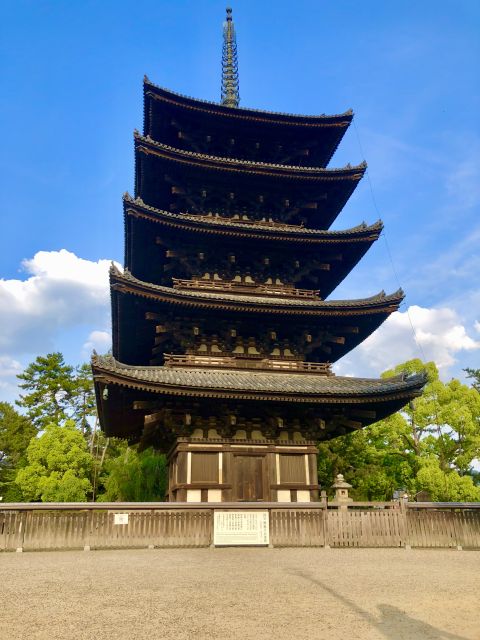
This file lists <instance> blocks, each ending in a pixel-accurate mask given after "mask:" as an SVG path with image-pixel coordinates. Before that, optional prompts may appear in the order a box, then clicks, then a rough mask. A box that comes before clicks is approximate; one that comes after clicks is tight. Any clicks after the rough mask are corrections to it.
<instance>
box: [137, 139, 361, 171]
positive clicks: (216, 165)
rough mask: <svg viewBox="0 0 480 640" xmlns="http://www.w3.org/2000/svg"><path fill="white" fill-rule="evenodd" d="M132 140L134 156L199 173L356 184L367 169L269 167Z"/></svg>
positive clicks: (145, 140)
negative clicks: (212, 172)
mask: <svg viewBox="0 0 480 640" xmlns="http://www.w3.org/2000/svg"><path fill="white" fill-rule="evenodd" d="M134 139H135V151H136V153H142V154H144V155H147V156H148V155H153V156H156V157H157V158H161V159H163V160H164V161H167V162H174V163H176V164H178V165H188V166H191V167H196V168H198V169H200V170H210V171H222V172H230V173H240V174H244V175H256V176H269V177H273V178H283V179H286V180H298V181H308V182H325V181H346V180H347V181H354V182H358V181H359V180H360V179H361V178H362V177H363V174H364V173H365V171H366V168H367V164H366V163H365V162H362V163H361V164H359V165H357V166H354V167H345V168H341V169H319V168H318V167H300V166H292V165H282V164H271V163H267V162H254V161H251V160H237V159H235V158H224V157H220V156H210V155H206V154H203V153H195V152H193V151H184V150H182V149H176V148H174V147H170V146H168V145H165V144H162V143H160V142H156V141H155V140H152V139H151V138H148V137H144V136H142V135H140V134H139V133H138V132H135V134H134Z"/></svg>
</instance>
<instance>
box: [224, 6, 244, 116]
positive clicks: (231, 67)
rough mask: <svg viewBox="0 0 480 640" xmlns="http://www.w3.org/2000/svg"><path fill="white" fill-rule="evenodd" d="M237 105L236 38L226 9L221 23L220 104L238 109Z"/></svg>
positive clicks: (238, 99)
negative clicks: (224, 18)
mask: <svg viewBox="0 0 480 640" xmlns="http://www.w3.org/2000/svg"><path fill="white" fill-rule="evenodd" d="M239 103H240V94H239V83H238V62H237V38H236V36H235V26H234V24H233V20H232V10H231V9H230V7H228V8H227V18H226V20H225V22H224V23H223V49H222V104H224V105H225V106H227V107H238V105H239Z"/></svg>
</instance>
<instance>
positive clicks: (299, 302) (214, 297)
mask: <svg viewBox="0 0 480 640" xmlns="http://www.w3.org/2000/svg"><path fill="white" fill-rule="evenodd" d="M110 276H111V281H112V285H115V284H120V285H121V284H122V283H125V285H128V284H132V285H134V286H135V288H138V290H139V295H146V296H147V297H148V296H149V295H152V296H155V297H157V296H165V297H167V298H170V299H172V300H173V301H175V300H177V301H179V302H181V301H182V300H184V301H185V302H187V303H188V302H190V303H194V302H195V301H198V302H201V301H202V300H203V301H205V302H208V301H210V302H212V303H220V304H222V303H237V304H239V305H241V304H244V305H255V306H259V307H262V306H263V307H265V306H266V307H268V308H269V310H270V309H272V308H275V307H277V308H278V307H284V308H285V307H288V308H293V309H294V308H299V309H312V310H315V311H318V312H321V311H326V312H327V313H328V312H335V311H336V310H337V309H344V310H349V311H350V310H351V311H355V310H356V309H359V310H362V309H373V310H374V311H378V310H379V311H383V310H385V307H388V306H392V305H393V306H398V305H399V304H400V302H401V301H402V300H403V297H404V293H403V291H402V289H399V290H398V291H396V292H395V293H392V294H390V295H386V294H385V292H384V291H381V292H380V293H378V294H377V295H374V296H371V297H370V298H360V299H357V300H311V299H302V298H282V297H272V296H270V297H262V296H246V295H243V294H232V293H222V292H206V291H188V290H179V289H173V288H171V287H164V286H162V285H158V284H151V283H148V282H143V281H141V280H138V279H137V278H135V277H134V276H132V274H131V273H130V272H129V271H128V270H127V269H125V271H124V272H123V273H121V272H120V271H119V270H118V269H117V267H115V266H114V265H112V267H111V269H110Z"/></svg>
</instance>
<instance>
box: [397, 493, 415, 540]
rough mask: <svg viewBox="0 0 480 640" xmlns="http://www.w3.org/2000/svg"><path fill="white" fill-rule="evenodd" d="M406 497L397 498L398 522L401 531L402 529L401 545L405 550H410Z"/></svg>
mask: <svg viewBox="0 0 480 640" xmlns="http://www.w3.org/2000/svg"><path fill="white" fill-rule="evenodd" d="M407 505H408V497H407V498H400V499H399V500H398V508H399V511H400V522H401V527H402V529H401V531H402V540H403V547H404V549H405V550H406V551H410V550H411V549H412V546H411V544H410V540H409V539H408V515H407V512H408V506H407Z"/></svg>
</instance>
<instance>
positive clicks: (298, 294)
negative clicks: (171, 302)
mask: <svg viewBox="0 0 480 640" xmlns="http://www.w3.org/2000/svg"><path fill="white" fill-rule="evenodd" d="M173 288H174V289H194V290H196V291H223V292H225V293H240V294H242V293H243V294H248V295H251V296H252V295H253V296H271V297H276V298H307V299H309V300H318V299H319V297H320V291H318V290H314V289H295V287H292V286H291V285H284V284H257V283H251V284H248V283H245V282H234V281H231V280H230V281H225V280H181V279H179V278H173Z"/></svg>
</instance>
